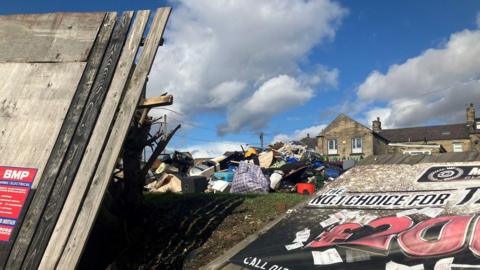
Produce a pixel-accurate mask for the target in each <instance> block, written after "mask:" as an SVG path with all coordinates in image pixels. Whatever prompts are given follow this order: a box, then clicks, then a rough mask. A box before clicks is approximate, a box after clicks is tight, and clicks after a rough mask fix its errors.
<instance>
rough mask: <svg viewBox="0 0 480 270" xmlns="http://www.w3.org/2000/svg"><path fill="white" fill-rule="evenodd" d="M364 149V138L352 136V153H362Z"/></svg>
mask: <svg viewBox="0 0 480 270" xmlns="http://www.w3.org/2000/svg"><path fill="white" fill-rule="evenodd" d="M361 153H363V150H362V138H352V154H361Z"/></svg>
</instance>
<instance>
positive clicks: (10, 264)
mask: <svg viewBox="0 0 480 270" xmlns="http://www.w3.org/2000/svg"><path fill="white" fill-rule="evenodd" d="M115 18H116V14H108V15H107V16H106V17H105V20H104V22H103V25H102V28H101V30H100V33H99V35H98V37H97V39H96V41H95V44H94V47H93V49H92V53H91V55H90V56H89V60H88V62H87V65H86V67H85V70H84V72H83V75H82V78H81V79H80V82H79V83H78V87H77V90H76V91H75V95H74V97H73V100H72V102H71V104H70V107H69V109H68V112H67V116H66V117H65V119H64V123H63V125H62V127H61V130H60V133H59V135H58V137H57V139H56V141H55V145H54V147H53V150H52V152H51V154H50V156H49V158H48V162H47V165H46V167H45V170H44V173H43V174H42V176H41V178H39V179H40V181H36V182H34V187H35V186H36V185H38V192H37V193H36V194H35V196H34V198H33V200H32V203H31V205H32V207H29V209H28V211H27V215H26V217H28V215H31V216H32V217H37V220H38V217H39V216H40V215H41V213H42V212H43V207H44V206H45V203H46V201H47V198H48V196H49V195H50V191H51V187H52V185H53V183H54V181H55V178H56V176H57V174H58V172H59V170H60V166H61V165H62V161H63V159H64V157H65V154H66V152H67V148H68V146H69V145H70V141H71V139H72V137H73V134H74V132H75V130H76V129H77V124H78V121H79V119H80V116H81V114H82V112H83V110H84V107H85V103H86V101H87V98H88V96H89V95H90V92H91V89H92V84H93V82H94V80H95V77H96V75H97V71H98V69H99V67H100V64H101V62H102V59H103V55H104V53H105V49H106V48H107V44H108V41H109V40H110V36H111V33H112V30H113V26H114V23H115ZM79 74H80V73H79ZM74 88H75V87H72V89H74ZM30 122H32V121H30ZM34 221H35V220H29V221H27V222H25V223H24V224H22V227H21V229H20V233H19V237H18V238H17V239H16V240H15V243H14V245H13V248H12V251H11V252H10V255H9V256H8V260H7V262H6V268H7V269H18V268H19V266H20V265H19V264H20V263H21V262H22V260H23V257H24V254H25V252H26V249H25V247H28V243H29V242H30V240H31V237H32V234H33V230H32V226H33V225H34V224H36V222H34ZM2 262H4V260H2Z"/></svg>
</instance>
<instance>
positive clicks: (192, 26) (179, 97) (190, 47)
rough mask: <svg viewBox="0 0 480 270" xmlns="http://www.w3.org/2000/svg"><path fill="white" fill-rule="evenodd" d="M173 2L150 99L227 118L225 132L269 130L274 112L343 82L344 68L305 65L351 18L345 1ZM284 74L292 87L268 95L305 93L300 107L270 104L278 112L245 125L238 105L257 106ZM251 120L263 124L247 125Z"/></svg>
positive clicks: (152, 76)
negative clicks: (165, 97)
mask: <svg viewBox="0 0 480 270" xmlns="http://www.w3.org/2000/svg"><path fill="white" fill-rule="evenodd" d="M173 3H174V5H175V7H174V11H173V13H172V16H171V18H170V21H169V24H168V28H167V31H166V33H165V44H164V46H163V47H161V48H160V49H159V50H158V53H157V57H156V60H155V64H154V66H153V68H152V71H151V74H150V80H149V84H148V94H149V95H158V94H159V93H161V92H164V91H168V92H169V93H171V94H173V95H174V97H175V102H174V105H173V106H172V109H174V110H177V111H181V112H182V113H184V114H186V115H194V114H197V113H201V112H205V111H212V110H215V111H216V112H219V113H221V114H225V113H227V114H228V122H227V123H225V125H224V127H227V128H224V129H223V132H236V131H239V130H240V129H246V128H260V127H262V126H265V125H266V124H267V123H268V120H269V119H270V117H271V116H272V115H273V114H276V113H278V112H281V111H282V110H286V109H288V108H289V107H290V106H297V105H299V104H302V103H303V102H305V101H306V100H308V99H310V98H312V97H313V95H314V90H313V89H314V86H315V85H318V84H320V83H324V84H328V85H332V86H335V85H336V80H337V76H338V70H335V69H329V68H326V67H323V66H320V68H318V69H316V70H315V71H314V72H313V73H308V74H306V73H305V72H303V71H302V70H301V69H300V68H299V63H300V62H302V63H305V61H306V62H308V53H309V52H310V51H311V50H312V48H314V47H315V46H318V45H320V44H322V43H324V42H326V41H329V40H332V39H333V38H334V36H335V31H336V29H337V28H338V26H339V23H340V21H341V19H342V18H343V17H344V16H345V15H346V13H347V11H346V10H345V9H344V8H342V7H340V5H339V4H337V3H335V2H332V1H330V0H304V1H294V0H292V1H285V0H269V1H255V0H241V1H224V0H212V1H188V0H180V1H175V2H173ZM282 74H283V75H285V76H287V77H288V78H289V80H288V82H289V83H290V86H285V87H279V88H275V89H270V90H269V94H272V95H273V96H282V95H283V94H282V93H276V92H283V91H287V92H288V93H290V92H291V91H299V92H298V93H296V94H298V95H299V96H301V98H300V102H299V101H298V99H296V101H295V102H291V103H288V102H287V103H285V102H280V103H270V104H269V105H270V106H272V107H276V106H277V104H278V106H279V107H278V108H271V112H270V113H268V115H267V116H266V117H265V118H263V119H262V120H261V121H260V120H258V121H257V118H258V117H262V116H261V115H260V116H259V115H256V114H249V116H250V117H251V118H250V119H247V118H246V117H241V118H242V119H241V121H240V122H241V123H240V122H238V119H237V117H235V116H234V114H235V113H234V112H233V110H232V108H235V107H242V106H243V104H244V103H245V102H250V103H255V102H254V101H253V97H254V96H258V95H260V94H261V93H263V90H261V89H263V88H265V85H267V86H268V85H270V84H272V82H275V81H278V80H279V79H278V78H279V77H281V75H282ZM293 81H296V83H293ZM292 85H294V88H291V86H292ZM287 88H288V89H287ZM285 89H287V90H285ZM259 93H260V94H259ZM289 96H291V95H290V94H289ZM264 99H265V98H264ZM237 113H238V112H237ZM250 120H252V121H254V122H256V123H255V124H254V125H249V124H247V125H244V123H248V122H250ZM235 121H237V122H235Z"/></svg>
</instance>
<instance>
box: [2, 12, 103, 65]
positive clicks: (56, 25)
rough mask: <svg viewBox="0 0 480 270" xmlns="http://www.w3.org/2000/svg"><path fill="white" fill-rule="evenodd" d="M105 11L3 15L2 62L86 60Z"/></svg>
mask: <svg viewBox="0 0 480 270" xmlns="http://www.w3.org/2000/svg"><path fill="white" fill-rule="evenodd" d="M104 17H105V13H103V12H102V13H49V14H28V15H11V16H0V36H1V37H2V38H1V39H0V48H1V50H0V62H85V61H87V58H88V55H89V53H90V50H91V48H92V45H93V42H94V40H95V37H96V35H97V33H98V30H99V28H100V26H101V24H102V21H103V18H104Z"/></svg>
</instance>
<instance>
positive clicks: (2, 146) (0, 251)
mask: <svg viewBox="0 0 480 270" xmlns="http://www.w3.org/2000/svg"><path fill="white" fill-rule="evenodd" d="M84 69H85V63H43V64H35V63H33V64H30V63H0V74H2V76H0V165H1V166H13V167H28V168H36V169H37V170H38V171H37V175H36V178H35V179H34V183H33V184H34V187H35V184H36V183H37V182H38V179H40V178H41V177H42V175H43V174H44V172H45V167H46V164H47V160H48V158H49V156H50V154H51V153H52V152H53V151H55V150H54V149H55V147H54V145H55V140H56V138H57V136H58V134H59V133H60V130H61V127H62V123H63V120H64V117H65V115H66V114H67V111H68V108H69V106H70V102H71V100H72V98H73V96H74V95H75V89H76V87H77V84H78V82H79V81H80V78H81V74H82V72H83V71H84ZM32 194H33V190H32V191H31V192H30V194H29V200H30V197H31V196H32ZM29 200H27V202H25V204H24V207H23V211H22V214H21V216H20V217H19V218H18V219H17V220H18V221H17V222H18V223H17V224H16V226H15V229H14V230H13V232H12V234H11V236H10V240H9V241H8V242H0V269H1V268H3V266H4V264H5V261H6V259H7V257H8V254H9V252H10V249H11V247H12V245H13V242H14V240H15V236H16V234H17V232H18V229H19V228H20V224H21V220H22V217H23V216H24V213H25V211H26V209H27V208H28V202H29Z"/></svg>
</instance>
